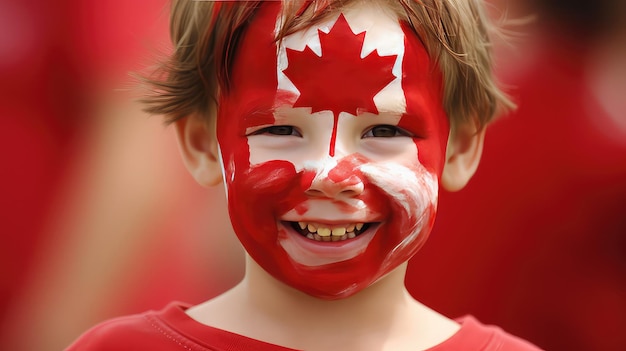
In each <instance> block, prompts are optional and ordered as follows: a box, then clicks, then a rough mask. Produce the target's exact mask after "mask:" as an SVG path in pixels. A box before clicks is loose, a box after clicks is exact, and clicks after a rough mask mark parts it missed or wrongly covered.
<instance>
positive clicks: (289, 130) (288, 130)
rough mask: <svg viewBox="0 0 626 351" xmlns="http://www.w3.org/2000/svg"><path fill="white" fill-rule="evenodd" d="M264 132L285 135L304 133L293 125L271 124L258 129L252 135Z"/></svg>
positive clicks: (299, 135)
mask: <svg viewBox="0 0 626 351" xmlns="http://www.w3.org/2000/svg"><path fill="white" fill-rule="evenodd" d="M262 134H271V135H285V136H290V135H291V136H297V137H302V134H300V132H299V131H298V130H297V129H296V128H295V127H293V126H270V127H265V128H262V129H259V130H257V131H256V132H254V133H252V134H251V135H262Z"/></svg>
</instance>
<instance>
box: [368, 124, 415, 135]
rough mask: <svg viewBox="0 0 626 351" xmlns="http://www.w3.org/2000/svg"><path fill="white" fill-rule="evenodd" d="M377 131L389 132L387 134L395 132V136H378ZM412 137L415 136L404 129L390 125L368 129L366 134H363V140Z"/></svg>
mask: <svg viewBox="0 0 626 351" xmlns="http://www.w3.org/2000/svg"><path fill="white" fill-rule="evenodd" d="M376 131H387V132H393V133H394V134H393V135H384V136H383V135H378V136H376V135H375V134H376ZM399 136H402V137H412V136H413V134H412V133H410V132H408V131H406V130H404V129H402V128H399V127H397V126H392V125H390V124H381V125H377V126H373V127H372V128H370V129H368V130H367V131H366V132H365V134H363V138H393V137H399Z"/></svg>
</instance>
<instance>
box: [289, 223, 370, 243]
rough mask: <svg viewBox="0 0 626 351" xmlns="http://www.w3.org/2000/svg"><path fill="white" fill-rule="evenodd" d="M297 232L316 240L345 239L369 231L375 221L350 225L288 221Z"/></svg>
mask: <svg viewBox="0 0 626 351" xmlns="http://www.w3.org/2000/svg"><path fill="white" fill-rule="evenodd" d="M286 224H288V225H289V226H291V228H293V229H294V230H295V231H296V232H297V233H299V234H300V235H302V236H304V237H305V238H308V239H311V240H315V241H344V240H348V239H354V238H356V237H357V236H359V235H361V234H362V233H363V232H365V231H367V230H368V229H369V228H370V227H371V226H372V225H374V224H375V223H352V224H348V225H336V226H333V227H329V226H328V225H324V224H319V223H310V222H291V221H289V222H286Z"/></svg>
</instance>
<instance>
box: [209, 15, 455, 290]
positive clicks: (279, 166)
mask: <svg viewBox="0 0 626 351" xmlns="http://www.w3.org/2000/svg"><path fill="white" fill-rule="evenodd" d="M278 4H279V3H278ZM278 4H277V3H273V4H271V3H267V4H264V5H263V6H262V7H261V9H260V10H259V12H258V13H257V14H256V16H255V18H254V20H253V22H252V23H251V24H250V27H249V28H248V30H247V32H246V34H245V35H244V37H243V38H242V41H241V42H240V46H239V49H238V51H237V57H236V58H235V60H234V62H233V66H232V76H231V90H230V91H229V92H228V93H227V94H224V96H223V97H222V98H221V100H220V105H219V112H218V121H217V122H218V126H217V134H218V141H219V145H220V151H221V156H222V162H223V167H224V178H225V182H226V188H227V194H228V206H229V213H230V216H231V221H232V223H233V228H234V229H235V232H236V234H237V236H238V237H239V239H240V241H241V242H242V244H243V245H244V247H245V248H246V250H247V251H248V253H249V254H250V256H251V257H252V258H253V259H254V260H255V261H256V262H257V263H258V264H259V265H260V266H262V267H263V268H264V269H265V270H266V271H267V272H269V273H270V274H272V275H273V276H274V277H275V278H277V279H278V280H280V281H282V282H284V283H286V284H288V285H290V286H292V287H294V288H296V289H299V290H301V291H303V292H305V293H308V294H310V295H313V296H317V297H321V298H326V299H336V298H342V297H347V296H350V295H353V294H355V293H356V292H358V291H360V290H362V289H364V288H366V287H367V286H369V285H371V284H372V283H374V282H375V281H377V280H378V279H379V278H381V277H382V276H384V275H385V274H387V273H389V272H390V271H391V270H393V269H394V268H396V267H397V266H398V265H399V264H401V263H403V262H405V261H406V260H408V259H409V258H410V257H411V256H412V255H413V254H415V252H417V250H418V249H419V248H420V247H421V245H422V244H423V243H424V241H425V239H426V237H427V236H428V233H429V232H430V230H431V228H432V225H433V221H434V218H435V213H436V204H437V191H438V190H437V184H438V177H439V175H440V174H441V170H442V167H443V158H444V155H445V146H446V142H447V135H448V131H449V126H448V122H447V118H446V116H445V113H444V111H443V109H442V103H441V101H442V100H441V90H442V86H441V77H440V74H439V73H438V70H437V69H436V68H434V66H433V65H432V64H431V62H430V61H429V58H428V55H427V53H426V51H425V49H424V48H423V46H422V44H421V43H420V41H419V39H418V38H417V37H416V36H415V35H414V33H413V32H412V31H411V30H410V29H409V28H408V26H406V25H404V24H402V23H399V22H398V20H397V18H395V17H394V16H392V15H385V14H383V13H381V11H380V9H378V8H376V7H374V6H372V5H368V4H360V5H358V6H356V7H351V8H349V9H347V10H346V11H344V12H343V13H341V14H339V13H338V14H337V15H336V16H335V17H334V18H332V19H331V20H329V21H328V22H325V23H321V24H319V25H316V26H315V27H312V28H309V29H308V30H306V31H303V32H298V33H295V34H293V35H290V36H288V37H287V38H285V39H284V40H283V41H282V42H281V43H279V45H277V44H276V43H275V41H274V35H275V29H276V28H277V26H278V24H277V21H279V20H280V19H279V18H278V14H279V12H280V11H279V10H280V9H279V6H280V5H278Z"/></svg>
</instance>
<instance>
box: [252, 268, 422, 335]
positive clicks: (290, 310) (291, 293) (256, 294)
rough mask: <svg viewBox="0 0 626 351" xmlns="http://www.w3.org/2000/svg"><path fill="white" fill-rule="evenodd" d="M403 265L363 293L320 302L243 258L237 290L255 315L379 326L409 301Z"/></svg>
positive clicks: (278, 318)
mask: <svg viewBox="0 0 626 351" xmlns="http://www.w3.org/2000/svg"><path fill="white" fill-rule="evenodd" d="M405 272H406V264H403V265H401V266H400V267H398V268H397V269H396V270H394V271H393V272H391V273H389V274H388V275H387V276H385V277H383V278H382V279H380V280H379V281H378V282H376V283H375V284H373V285H372V286H370V287H368V288H366V289H364V290H363V291H361V292H359V293H357V294H355V295H353V296H351V297H349V298H344V299H339V300H324V299H319V298H316V297H312V296H310V295H307V294H305V293H303V292H301V291H298V290H296V289H293V288H291V287H289V286H287V285H285V284H283V283H282V282H280V281H278V280H276V279H274V278H273V277H272V276H270V275H269V274H268V273H267V272H265V271H264V270H263V269H262V268H261V267H259V266H258V265H257V264H256V263H255V262H254V261H253V260H252V259H250V258H249V257H248V258H247V262H246V276H245V277H244V280H243V281H242V283H241V284H240V289H242V291H243V293H244V294H245V295H246V297H247V302H248V303H250V305H251V306H250V307H252V308H254V309H256V310H258V311H259V312H261V313H263V314H265V315H268V316H273V317H275V318H276V319H277V320H284V319H285V318H287V319H288V318H289V317H291V316H302V315H306V316H307V318H306V319H307V323H309V321H311V320H314V319H318V318H319V319H321V320H336V321H339V320H345V319H354V320H353V321H351V322H353V323H363V324H368V325H370V324H371V323H370V322H371V321H366V319H368V317H374V318H372V319H375V320H377V321H380V323H383V324H385V323H388V322H389V321H382V320H381V319H382V318H392V317H393V315H394V314H395V313H396V312H397V311H396V309H397V310H402V308H404V307H405V305H406V303H407V302H408V301H409V300H411V299H410V298H409V297H408V294H407V292H406V289H405V287H404V275H405Z"/></svg>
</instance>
